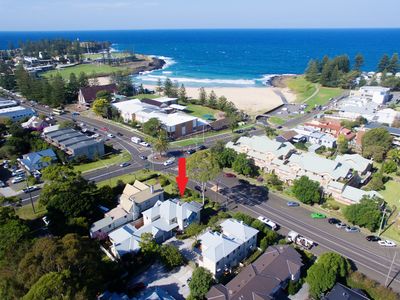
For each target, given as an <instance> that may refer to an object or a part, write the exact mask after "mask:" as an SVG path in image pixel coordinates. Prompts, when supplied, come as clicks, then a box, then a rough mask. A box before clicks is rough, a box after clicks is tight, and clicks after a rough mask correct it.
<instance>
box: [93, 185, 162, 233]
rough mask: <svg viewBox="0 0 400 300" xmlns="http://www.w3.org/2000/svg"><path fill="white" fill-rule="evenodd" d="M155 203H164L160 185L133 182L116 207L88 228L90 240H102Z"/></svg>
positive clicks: (135, 218) (125, 189) (127, 187)
mask: <svg viewBox="0 0 400 300" xmlns="http://www.w3.org/2000/svg"><path fill="white" fill-rule="evenodd" d="M157 201H164V191H163V189H162V188H161V185H160V184H155V185H151V186H149V185H147V184H144V183H142V182H140V181H138V180H135V182H134V183H133V185H131V184H126V185H125V188H124V190H123V192H122V194H121V196H120V197H119V204H118V206H117V207H115V208H113V209H112V210H110V211H108V212H106V213H105V214H104V218H103V219H101V220H99V221H97V222H95V223H93V225H92V226H91V228H90V236H91V237H92V238H99V239H104V238H106V237H107V234H108V233H109V232H111V231H112V230H114V229H116V228H118V227H120V226H122V225H124V224H126V223H129V222H132V221H135V220H137V219H138V218H139V217H140V215H141V213H142V212H143V211H145V210H147V209H149V208H150V207H152V206H153V205H155V204H156V202H157Z"/></svg>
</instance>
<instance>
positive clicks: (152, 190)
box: [150, 185, 154, 194]
mask: <svg viewBox="0 0 400 300" xmlns="http://www.w3.org/2000/svg"><path fill="white" fill-rule="evenodd" d="M150 193H152V194H154V186H153V185H151V186H150Z"/></svg>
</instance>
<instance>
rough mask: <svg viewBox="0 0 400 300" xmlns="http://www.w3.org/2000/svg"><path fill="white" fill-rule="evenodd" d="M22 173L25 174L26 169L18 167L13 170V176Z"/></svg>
mask: <svg viewBox="0 0 400 300" xmlns="http://www.w3.org/2000/svg"><path fill="white" fill-rule="evenodd" d="M22 174H25V171H24V170H22V169H18V170H15V171H13V172H12V173H11V176H20V175H22Z"/></svg>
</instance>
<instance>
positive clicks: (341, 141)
mask: <svg viewBox="0 0 400 300" xmlns="http://www.w3.org/2000/svg"><path fill="white" fill-rule="evenodd" d="M337 149H338V151H339V153H341V154H345V153H348V152H349V141H348V140H347V139H346V137H345V136H344V135H343V134H341V135H339V137H338V139H337Z"/></svg>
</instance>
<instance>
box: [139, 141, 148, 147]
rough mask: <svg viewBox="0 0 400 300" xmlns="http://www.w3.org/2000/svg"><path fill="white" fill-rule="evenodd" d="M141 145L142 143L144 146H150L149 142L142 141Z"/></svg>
mask: <svg viewBox="0 0 400 300" xmlns="http://www.w3.org/2000/svg"><path fill="white" fill-rule="evenodd" d="M139 145H141V146H143V147H150V144H149V143H147V142H140V143H139Z"/></svg>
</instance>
